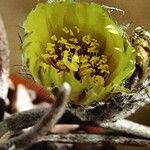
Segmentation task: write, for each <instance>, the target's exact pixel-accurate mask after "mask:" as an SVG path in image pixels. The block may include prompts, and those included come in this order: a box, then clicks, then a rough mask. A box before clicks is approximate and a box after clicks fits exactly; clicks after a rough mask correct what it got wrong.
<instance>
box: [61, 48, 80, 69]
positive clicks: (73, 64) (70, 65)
mask: <svg viewBox="0 0 150 150" xmlns="http://www.w3.org/2000/svg"><path fill="white" fill-rule="evenodd" d="M68 58H69V52H68V51H67V50H65V51H64V57H63V62H64V64H65V65H66V66H67V67H68V68H69V69H70V70H72V71H78V68H79V65H78V63H77V62H72V61H71V62H70V61H69V60H68ZM75 59H76V58H75ZM74 61H75V60H74Z"/></svg>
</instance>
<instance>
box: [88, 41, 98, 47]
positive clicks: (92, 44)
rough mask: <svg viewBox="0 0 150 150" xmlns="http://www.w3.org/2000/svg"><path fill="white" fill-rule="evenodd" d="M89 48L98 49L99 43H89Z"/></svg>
mask: <svg viewBox="0 0 150 150" xmlns="http://www.w3.org/2000/svg"><path fill="white" fill-rule="evenodd" d="M90 46H91V47H92V46H96V47H98V46H99V43H97V42H91V43H90Z"/></svg>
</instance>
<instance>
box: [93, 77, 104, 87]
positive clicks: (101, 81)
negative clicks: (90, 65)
mask: <svg viewBox="0 0 150 150" xmlns="http://www.w3.org/2000/svg"><path fill="white" fill-rule="evenodd" d="M93 79H94V81H95V82H98V83H100V84H101V85H102V86H103V85H104V83H105V80H104V78H103V77H102V76H99V75H96V76H94V77H93Z"/></svg>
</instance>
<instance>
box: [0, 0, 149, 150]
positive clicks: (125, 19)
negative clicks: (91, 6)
mask: <svg viewBox="0 0 150 150" xmlns="http://www.w3.org/2000/svg"><path fill="white" fill-rule="evenodd" d="M86 1H88V0H86ZM39 2H44V0H0V14H1V15H2V18H3V20H4V23H5V27H6V30H7V33H8V39H9V43H10V49H11V71H12V72H16V73H17V72H18V71H19V70H20V66H21V49H20V45H21V41H20V39H19V36H18V34H20V35H21V34H22V33H23V30H22V28H21V26H22V24H23V22H24V20H25V18H26V16H27V14H28V13H29V12H30V11H31V9H32V8H34V7H35V5H36V4H37V3H39ZM95 2H98V3H100V4H104V5H107V6H112V7H117V8H120V9H122V10H124V11H125V14H124V15H123V14H122V13H121V12H114V13H113V16H114V17H115V19H116V20H117V21H118V22H119V24H122V25H126V24H128V23H130V24H131V25H130V27H129V30H128V32H129V34H130V33H131V31H132V30H133V29H134V28H135V27H137V26H145V27H147V28H150V0H95ZM149 115H150V106H146V107H144V108H142V109H141V110H140V111H138V112H137V113H136V114H134V115H132V116H131V117H130V119H132V120H134V121H136V122H139V123H142V124H145V125H149V126H150V117H148V116H149ZM121 149H122V150H127V149H130V150H132V149H136V148H131V147H130V148H128V147H121ZM138 149H139V150H146V149H144V148H138Z"/></svg>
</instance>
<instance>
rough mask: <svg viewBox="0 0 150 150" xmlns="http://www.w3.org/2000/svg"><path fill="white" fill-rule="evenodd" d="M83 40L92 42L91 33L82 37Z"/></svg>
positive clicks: (87, 42) (88, 42)
mask: <svg viewBox="0 0 150 150" xmlns="http://www.w3.org/2000/svg"><path fill="white" fill-rule="evenodd" d="M82 41H83V42H84V43H86V44H90V43H91V37H90V35H85V36H83V37H82Z"/></svg>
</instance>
